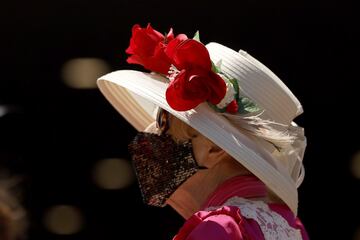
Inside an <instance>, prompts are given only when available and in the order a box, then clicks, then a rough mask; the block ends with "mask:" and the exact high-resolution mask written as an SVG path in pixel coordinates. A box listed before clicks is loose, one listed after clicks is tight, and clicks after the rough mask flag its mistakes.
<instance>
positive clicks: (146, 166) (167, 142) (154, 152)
mask: <svg viewBox="0 0 360 240" xmlns="http://www.w3.org/2000/svg"><path fill="white" fill-rule="evenodd" d="M129 151H130V154H131V155H132V160H133V165H134V168H135V172H136V176H137V179H138V182H139V185H140V190H141V193H142V196H143V200H144V202H145V203H146V204H149V205H152V206H158V207H163V206H165V205H166V204H165V202H166V200H167V199H168V198H169V197H170V195H171V194H172V193H173V192H174V191H175V190H176V189H177V188H178V187H179V186H180V185H181V184H182V183H183V182H185V181H186V180H187V179H188V178H190V177H191V176H192V175H194V174H195V173H196V172H197V171H198V170H199V169H200V167H199V166H198V164H197V163H196V160H195V158H194V156H193V150H192V144H191V142H190V141H187V142H182V143H176V142H175V141H174V140H173V139H172V137H171V136H170V135H167V134H161V135H157V134H153V133H145V132H140V133H138V134H137V136H136V137H135V139H134V140H133V141H132V142H131V143H130V144H129Z"/></svg>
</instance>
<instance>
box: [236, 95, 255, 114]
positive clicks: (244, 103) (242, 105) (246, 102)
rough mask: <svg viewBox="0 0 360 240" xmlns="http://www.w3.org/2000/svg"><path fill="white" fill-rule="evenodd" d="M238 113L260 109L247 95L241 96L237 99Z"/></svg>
mask: <svg viewBox="0 0 360 240" xmlns="http://www.w3.org/2000/svg"><path fill="white" fill-rule="evenodd" d="M238 105H239V110H238V112H239V113H240V114H246V113H254V112H258V111H260V108H259V107H258V106H257V105H256V103H254V102H253V101H251V100H250V99H249V98H247V97H241V98H240V99H239V101H238Z"/></svg>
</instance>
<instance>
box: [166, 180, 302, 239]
mask: <svg viewBox="0 0 360 240" xmlns="http://www.w3.org/2000/svg"><path fill="white" fill-rule="evenodd" d="M266 191H267V189H266V187H265V185H264V184H263V183H262V182H261V181H260V180H259V179H257V178H256V177H254V176H237V177H234V178H231V179H229V180H227V181H226V182H224V183H223V184H222V185H220V186H219V187H218V188H217V190H216V191H215V192H214V193H213V194H212V195H211V196H210V197H209V198H208V200H207V202H206V203H205V204H204V206H203V208H202V209H203V210H202V211H199V212H197V213H195V214H194V215H193V216H192V217H190V218H189V219H188V220H187V221H186V222H185V224H184V225H183V227H182V228H181V229H180V231H179V232H178V234H177V235H176V236H175V237H174V238H173V240H249V239H256V240H257V239H260V240H275V239H276V240H290V239H291V240H308V239H309V237H308V235H307V233H306V231H305V228H304V226H303V225H302V223H301V222H300V220H299V219H298V218H297V217H295V216H294V214H293V213H292V211H291V210H290V209H289V208H288V207H287V206H286V205H284V204H274V203H270V204H267V203H264V202H263V201H256V200H250V199H249V198H259V197H264V196H266Z"/></svg>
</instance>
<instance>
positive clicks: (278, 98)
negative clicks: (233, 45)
mask: <svg viewBox="0 0 360 240" xmlns="http://www.w3.org/2000/svg"><path fill="white" fill-rule="evenodd" d="M206 48H207V49H208V51H209V54H210V58H211V60H212V61H213V62H214V63H215V64H217V63H221V70H222V71H223V72H224V73H225V74H227V75H228V76H230V77H231V78H234V79H236V80H237V81H238V83H239V86H240V91H241V94H243V95H245V96H247V97H249V98H250V99H251V100H252V101H254V102H256V104H257V105H258V106H259V107H260V108H262V109H263V110H264V113H263V115H262V118H267V119H269V120H272V121H274V122H277V123H281V124H285V125H290V123H291V122H292V120H293V119H294V118H295V117H296V116H298V115H300V114H301V113H302V112H303V109H302V106H301V104H300V102H299V100H298V99H297V98H296V97H295V96H294V94H293V93H292V92H291V91H290V90H289V88H288V87H287V86H286V85H285V84H284V83H283V82H282V81H281V80H280V78H279V77H277V76H276V75H275V74H274V73H273V72H272V71H271V70H270V69H269V68H267V67H266V66H265V65H264V64H262V63H261V62H259V61H258V60H256V59H255V58H254V57H252V56H251V55H250V54H248V53H247V52H245V51H242V50H240V51H239V52H236V51H234V50H232V49H230V48H228V47H226V46H223V45H221V44H218V43H215V42H211V43H209V44H207V45H206Z"/></svg>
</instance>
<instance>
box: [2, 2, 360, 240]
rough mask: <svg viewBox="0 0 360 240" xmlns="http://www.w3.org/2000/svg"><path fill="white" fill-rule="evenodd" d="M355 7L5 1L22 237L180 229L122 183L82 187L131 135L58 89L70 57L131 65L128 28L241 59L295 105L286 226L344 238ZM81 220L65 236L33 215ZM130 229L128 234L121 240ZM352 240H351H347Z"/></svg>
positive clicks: (352, 130)
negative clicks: (271, 78) (65, 209)
mask: <svg viewBox="0 0 360 240" xmlns="http://www.w3.org/2000/svg"><path fill="white" fill-rule="evenodd" d="M356 14H358V11H357V9H355V4H353V3H351V2H347V1H334V0H331V1H283V2H281V1H264V2H261V1H256V0H252V1H249V0H246V1H245V0H244V1H237V2H236V4H235V1H224V0H222V1H217V2H210V1H205V0H200V1H144V0H116V1H115V0H108V1H85V0H72V1H70V0H62V1H40V0H39V1H34V0H31V1H11V2H10V1H6V2H2V3H1V4H0V31H1V33H0V34H1V35H0V43H1V44H0V46H1V49H0V50H1V51H0V56H1V58H0V69H1V74H0V106H3V107H6V109H8V112H7V113H6V114H5V115H4V116H2V117H1V116H0V164H1V168H2V169H3V170H2V171H3V172H4V171H5V170H6V173H7V175H8V176H20V177H21V179H22V181H21V183H20V186H19V187H20V189H22V192H23V197H22V203H23V205H24V207H25V208H26V210H27V212H28V218H29V223H30V227H29V230H28V235H29V239H31V240H38V239H53V240H57V239H64V240H65V239H66V240H70V239H77V240H82V239H87V240H92V239H94V240H95V239H104V240H110V239H140V238H142V237H146V238H147V239H170V238H171V236H172V235H173V234H175V233H176V231H177V230H178V228H179V227H180V226H181V224H182V219H181V217H179V216H178V215H177V214H176V213H175V212H173V211H172V210H171V209H170V208H165V209H157V208H151V207H147V206H145V205H144V204H143V203H142V201H141V196H140V192H139V189H138V187H137V185H136V182H134V183H133V184H132V185H131V186H129V187H127V188H125V189H121V190H113V191H109V190H102V189H100V188H98V187H97V186H95V185H94V183H93V181H92V177H91V174H92V169H93V167H94V164H95V163H96V162H97V161H99V159H102V158H109V157H117V158H119V157H120V158H126V159H129V156H128V155H127V143H128V142H129V141H130V140H131V139H132V137H133V136H134V134H135V130H134V129H133V128H132V127H131V126H130V125H129V124H128V123H127V122H126V121H125V120H124V119H122V118H121V116H120V115H119V114H118V113H117V112H116V111H115V110H114V109H113V108H112V107H111V106H110V104H109V103H108V102H106V100H105V98H104V97H103V96H102V95H101V94H100V92H99V91H98V90H97V89H74V88H70V87H68V86H67V85H65V84H64V83H63V80H62V74H61V71H62V67H63V65H64V64H65V63H66V62H67V61H68V60H70V59H73V58H83V57H95V58H100V59H103V60H104V61H106V62H107V63H108V64H109V65H110V68H111V70H117V69H123V68H129V69H130V68H131V69H136V68H137V67H136V66H134V65H128V64H127V63H126V54H125V52H124V50H125V49H126V48H127V46H128V44H129V39H130V36H131V27H132V25H133V24H135V23H140V24H141V25H142V26H146V24H147V23H149V22H150V23H151V24H152V26H153V27H154V28H156V29H158V30H159V31H161V32H166V31H168V30H169V28H170V27H173V28H174V31H175V33H176V34H178V33H186V34H187V35H188V36H190V37H191V36H192V35H193V34H194V33H195V31H196V30H200V37H201V40H202V42H204V43H207V42H210V41H215V42H219V43H222V44H224V45H226V46H229V47H231V48H233V49H235V50H238V49H240V48H241V49H244V50H246V51H248V52H249V53H250V54H251V55H253V56H255V57H256V58H258V59H259V60H260V61H262V62H263V63H264V64H265V65H267V66H268V67H269V68H270V69H272V70H273V71H274V72H275V73H276V74H277V75H278V76H279V77H280V78H281V79H282V80H283V81H284V82H285V83H286V84H287V85H288V86H289V88H290V89H291V90H292V91H293V92H294V93H295V95H296V96H298V98H299V100H300V101H301V102H302V104H303V107H304V110H305V113H304V114H303V115H302V116H300V117H299V118H298V119H297V123H298V124H299V125H301V126H303V127H305V131H306V135H307V138H308V148H307V151H306V155H305V160H304V164H305V167H306V177H305V181H304V183H303V185H302V186H301V187H300V189H299V194H300V205H299V216H300V218H301V219H302V220H303V222H304V224H305V226H306V228H307V230H308V232H309V235H310V237H311V239H355V232H356V231H357V229H358V228H359V227H360V220H359V219H360V197H359V186H360V180H359V179H356V178H355V177H354V176H353V175H352V174H351V160H352V157H353V156H354V154H355V153H357V152H358V151H359V150H360V140H359V133H360V127H359V117H358V113H359V107H358V103H359V93H360V92H359V89H358V87H356V85H357V82H358V80H359V77H358V75H357V74H356V72H357V70H358V68H359V66H358V65H359V59H358V53H359V51H358V43H359V42H358V41H357V39H356V34H358V32H359V25H358V24H356V19H355V17H356ZM58 204H68V205H72V206H75V207H77V208H78V209H80V210H81V212H82V214H83V218H84V219H85V221H84V225H83V227H82V229H81V231H79V232H78V233H76V234H73V235H56V234H53V233H52V232H51V231H49V230H47V229H46V228H45V226H44V223H43V222H44V221H43V216H44V214H45V212H46V211H47V209H49V208H50V207H51V206H54V205H58ZM134 229H136V231H134ZM356 239H360V238H356Z"/></svg>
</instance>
